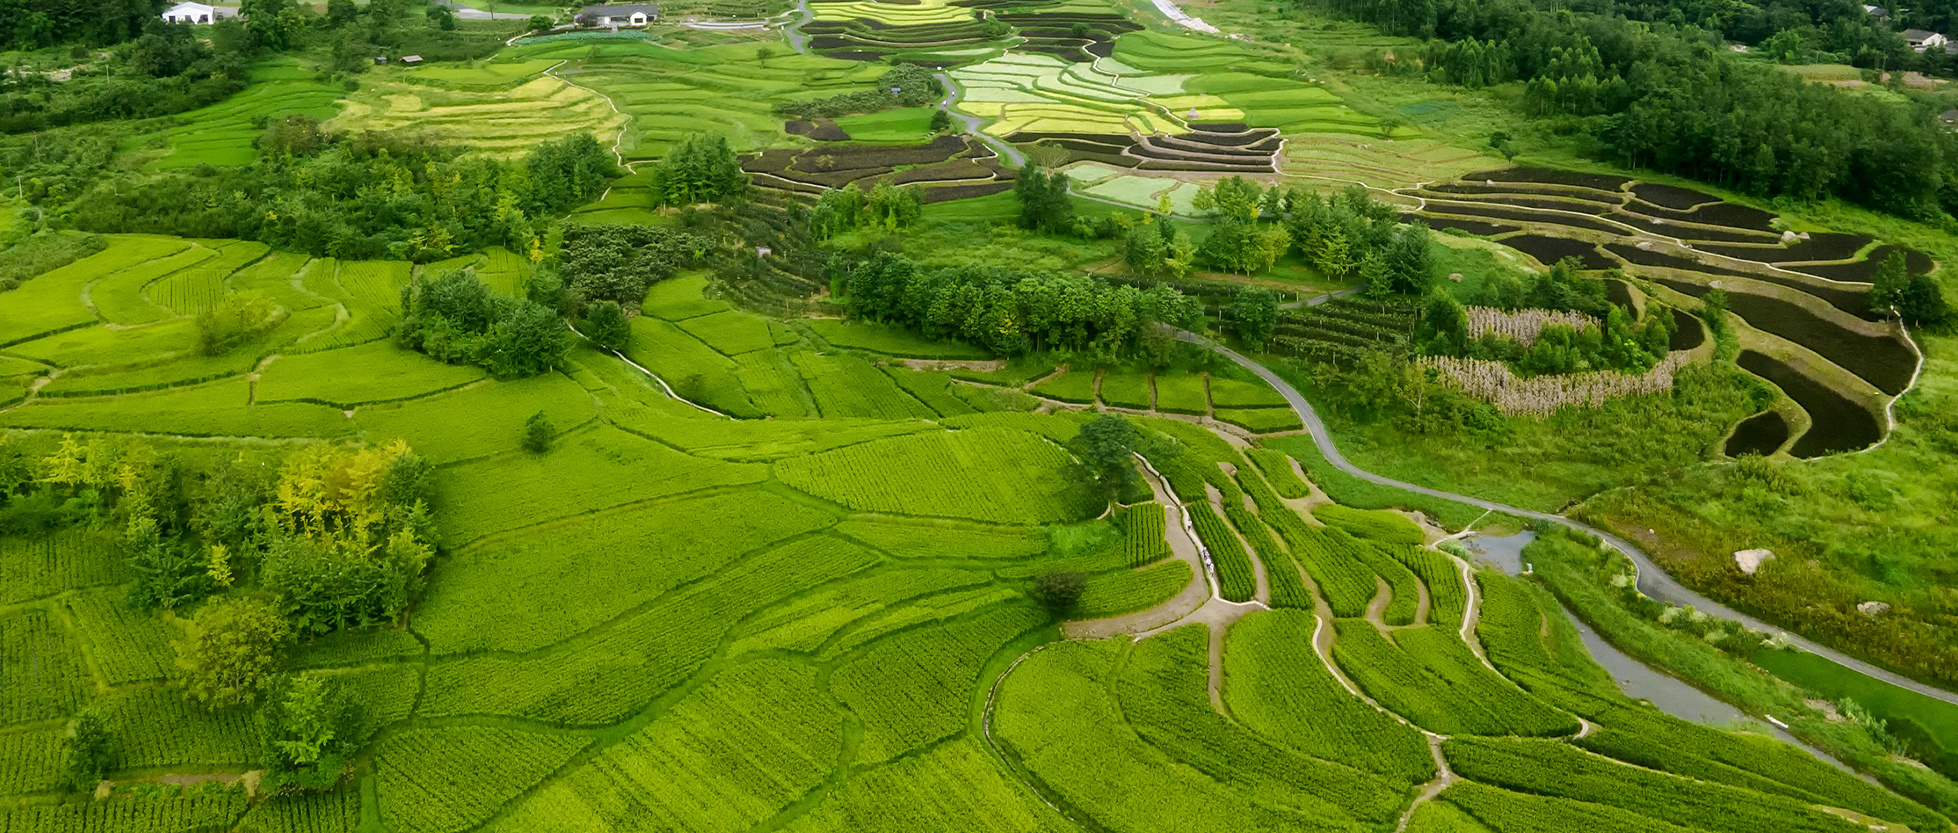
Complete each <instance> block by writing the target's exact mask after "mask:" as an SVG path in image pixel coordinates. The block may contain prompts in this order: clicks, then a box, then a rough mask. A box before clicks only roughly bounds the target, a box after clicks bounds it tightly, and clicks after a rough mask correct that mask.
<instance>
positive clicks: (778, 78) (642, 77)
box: [516, 7, 905, 159]
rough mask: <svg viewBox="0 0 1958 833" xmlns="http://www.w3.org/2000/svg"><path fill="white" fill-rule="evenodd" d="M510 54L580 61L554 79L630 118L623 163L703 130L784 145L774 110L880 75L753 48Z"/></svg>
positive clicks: (849, 64) (621, 47)
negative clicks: (586, 90)
mask: <svg viewBox="0 0 1958 833" xmlns="http://www.w3.org/2000/svg"><path fill="white" fill-rule="evenodd" d="M893 8H905V7H893ZM516 53H517V54H518V55H520V56H538V57H560V58H574V59H578V60H577V61H576V63H575V64H574V65H573V66H567V67H565V68H563V69H561V70H559V71H558V73H557V74H558V75H560V76H562V77H564V78H566V79H568V80H570V81H572V82H574V83H576V84H579V85H583V86H587V87H590V88H592V89H594V90H597V91H598V92H600V93H602V94H604V95H605V96H607V97H609V98H611V100H612V103H613V104H615V105H617V107H618V108H619V109H620V110H622V111H624V112H625V113H626V114H627V115H629V116H631V117H632V119H631V121H630V122H629V123H628V124H627V127H626V133H625V140H624V142H623V145H622V147H621V150H622V151H624V153H625V155H626V157H627V158H629V159H649V158H656V157H658V156H659V155H660V154H662V153H665V152H666V149H667V148H669V147H672V146H673V145H674V144H676V143H678V142H679V141H680V140H681V139H683V138H685V137H686V136H687V135H688V134H690V133H696V132H701V131H706V132H710V133H717V134H720V135H723V136H726V137H727V139H728V141H729V142H730V143H732V144H733V146H734V147H735V149H737V150H754V149H759V148H765V147H771V146H774V145H778V144H782V143H783V142H782V140H783V139H784V138H785V136H784V134H783V132H782V119H781V117H779V116H777V115H775V113H774V106H775V104H777V103H778V102H783V101H792V100H801V99H810V98H823V97H826V96H832V95H837V94H840V93H848V92H856V91H858V90H861V89H863V88H864V87H865V86H866V85H868V84H870V83H871V82H873V81H875V80H876V79H877V77H878V76H879V75H881V74H883V71H884V69H883V68H881V67H878V66H876V65H867V64H864V63H860V62H856V61H844V60H836V59H831V58H822V57H815V56H809V55H776V56H772V57H769V58H766V59H762V58H759V57H758V56H757V55H756V51H755V49H754V48H753V47H741V46H722V47H706V48H698V49H688V50H684V51H683V50H675V49H668V48H664V47H659V46H653V45H650V44H639V43H619V42H608V43H604V44H603V45H600V46H589V45H587V46H578V45H575V44H573V45H566V44H558V43H552V44H543V45H539V46H530V47H523V48H521V49H519V50H516Z"/></svg>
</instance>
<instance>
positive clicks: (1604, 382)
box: [1423, 350, 1687, 416]
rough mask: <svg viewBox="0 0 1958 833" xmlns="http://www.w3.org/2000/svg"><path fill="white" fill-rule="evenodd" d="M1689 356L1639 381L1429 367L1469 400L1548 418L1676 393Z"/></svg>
mask: <svg viewBox="0 0 1958 833" xmlns="http://www.w3.org/2000/svg"><path fill="white" fill-rule="evenodd" d="M1686 356H1687V354H1686V351H1684V350H1676V351H1673V352H1671V353H1668V354H1666V357H1665V358H1664V359H1662V360H1661V361H1660V362H1659V363H1658V364H1657V365H1655V366H1653V368H1652V369H1651V370H1648V371H1646V372H1644V373H1642V374H1638V375H1636V376H1634V375H1631V374H1626V373H1617V372H1613V371H1609V370H1598V371H1590V372H1586V373H1571V374H1566V375H1560V376H1537V377H1533V378H1529V379H1523V378H1519V377H1517V375H1516V374H1515V373H1512V372H1510V369H1509V366H1508V365H1506V364H1503V363H1502V362H1492V361H1483V360H1481V359H1462V358H1456V357H1453V356H1429V357H1427V358H1425V359H1423V361H1424V362H1426V363H1427V365H1428V366H1429V367H1433V368H1435V369H1436V370H1439V371H1441V375H1442V376H1444V377H1447V379H1448V380H1449V381H1451V382H1453V383H1455V384H1456V385H1457V386H1458V387H1460V388H1461V389H1462V390H1463V391H1465V392H1467V393H1468V395H1470V396H1473V397H1475V398H1477V399H1480V400H1482V401H1484V402H1488V403H1489V404H1491V405H1494V406H1496V409H1497V410H1500V411H1502V412H1503V413H1505V414H1510V415H1512V416H1514V415H1518V414H1527V415H1530V416H1549V415H1550V414H1552V413H1554V412H1555V411H1556V410H1557V409H1558V408H1562V407H1564V406H1566V405H1581V406H1585V407H1592V406H1596V405H1601V404H1604V403H1605V402H1607V401H1609V400H1612V399H1619V398H1623V397H1627V396H1638V395H1641V394H1647V393H1663V392H1666V391H1670V390H1672V375H1673V372H1674V371H1676V370H1678V369H1679V368H1680V367H1683V366H1684V365H1685V364H1686Z"/></svg>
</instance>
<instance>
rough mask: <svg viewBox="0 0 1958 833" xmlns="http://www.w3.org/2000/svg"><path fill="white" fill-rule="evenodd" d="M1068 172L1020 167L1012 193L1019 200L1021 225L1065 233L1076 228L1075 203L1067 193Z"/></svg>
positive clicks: (1038, 229)
mask: <svg viewBox="0 0 1958 833" xmlns="http://www.w3.org/2000/svg"><path fill="white" fill-rule="evenodd" d="M1067 183H1068V180H1067V175H1066V174H1063V173H1061V172H1059V171H1051V172H1050V171H1048V170H1046V169H1044V168H1041V167H1040V166H1038V165H1031V164H1029V165H1028V166H1026V167H1024V168H1021V169H1020V175H1019V176H1018V177H1016V178H1015V179H1014V181H1013V195H1014V196H1015V197H1018V198H1019V200H1020V227H1021V228H1024V229H1032V230H1035V231H1044V232H1049V233H1053V232H1063V231H1069V230H1072V229H1073V227H1074V202H1073V201H1072V200H1070V199H1068V196H1067Z"/></svg>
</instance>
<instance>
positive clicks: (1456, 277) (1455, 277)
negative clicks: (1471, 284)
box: [1448, 272, 1462, 283]
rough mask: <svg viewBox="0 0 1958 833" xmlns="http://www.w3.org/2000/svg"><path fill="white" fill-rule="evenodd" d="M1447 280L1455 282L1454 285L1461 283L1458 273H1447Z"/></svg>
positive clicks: (1460, 275) (1460, 276) (1460, 274)
mask: <svg viewBox="0 0 1958 833" xmlns="http://www.w3.org/2000/svg"><path fill="white" fill-rule="evenodd" d="M1448 279H1449V280H1451V281H1454V282H1456V283H1461V282H1462V273H1460V272H1449V273H1448Z"/></svg>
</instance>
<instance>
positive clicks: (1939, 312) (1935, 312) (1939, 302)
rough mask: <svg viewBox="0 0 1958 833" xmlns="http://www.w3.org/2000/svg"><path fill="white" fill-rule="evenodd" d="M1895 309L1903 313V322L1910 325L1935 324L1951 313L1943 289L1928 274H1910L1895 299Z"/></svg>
mask: <svg viewBox="0 0 1958 833" xmlns="http://www.w3.org/2000/svg"><path fill="white" fill-rule="evenodd" d="M1897 311H1898V312H1899V313H1901V314H1902V315H1903V319H1904V323H1907V324H1912V325H1918V324H1937V323H1940V322H1942V321H1944V320H1945V319H1946V318H1948V317H1950V315H1951V307H1950V305H1948V304H1947V303H1945V300H1944V291H1943V290H1941V289H1939V288H1938V282H1937V281H1935V280H1932V279H1931V276H1930V275H1912V276H1911V279H1910V282H1909V283H1908V284H1905V285H1904V291H1903V293H1902V294H1901V295H1900V296H1899V297H1898V299H1897Z"/></svg>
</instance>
